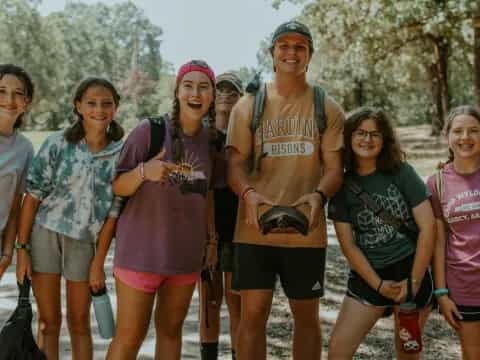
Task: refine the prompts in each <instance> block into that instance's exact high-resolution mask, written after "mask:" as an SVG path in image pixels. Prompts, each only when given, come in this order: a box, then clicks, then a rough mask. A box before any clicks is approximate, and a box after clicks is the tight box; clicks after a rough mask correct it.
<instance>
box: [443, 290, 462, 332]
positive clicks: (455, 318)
mask: <svg viewBox="0 0 480 360" xmlns="http://www.w3.org/2000/svg"><path fill="white" fill-rule="evenodd" d="M437 301H438V305H439V306H440V311H441V313H442V315H443V317H444V318H445V320H447V322H448V323H449V324H450V326H451V327H452V328H454V329H455V330H458V329H460V327H461V326H462V325H461V323H460V321H459V320H462V315H461V314H460V312H459V311H458V309H457V305H455V303H454V302H453V301H452V299H450V298H449V297H448V296H447V295H443V296H439V297H438V298H437Z"/></svg>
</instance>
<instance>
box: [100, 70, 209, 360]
mask: <svg viewBox="0 0 480 360" xmlns="http://www.w3.org/2000/svg"><path fill="white" fill-rule="evenodd" d="M214 98H215V75H214V73H213V71H212V69H211V68H210V67H209V66H208V65H207V64H206V63H205V62H203V61H199V60H193V61H190V62H188V63H186V64H185V65H183V66H182V67H181V68H180V69H179V71H178V74H177V78H176V87H175V98H174V102H173V109H172V111H171V114H166V115H164V116H163V117H161V118H159V119H156V120H153V119H147V120H143V121H142V122H141V123H140V124H139V125H138V126H137V127H136V128H135V129H133V131H132V132H131V133H130V135H129V137H128V138H127V140H126V142H125V146H124V148H123V150H122V153H121V155H120V158H119V161H118V164H117V169H116V177H115V180H114V181H113V191H114V193H115V194H116V195H118V196H122V197H129V199H128V201H127V203H126V205H125V207H124V209H123V210H122V212H121V214H120V216H119V218H118V222H117V227H116V244H115V257H114V268H113V272H114V275H115V279H116V290H117V298H118V306H117V324H116V329H115V336H114V338H113V341H112V343H111V345H110V348H109V350H108V354H107V359H115V360H119V359H136V358H137V354H138V352H139V349H140V347H141V345H142V342H143V340H144V338H145V336H146V334H147V331H148V326H149V323H150V318H151V314H152V310H153V307H154V303H156V306H155V311H154V319H155V329H156V347H155V358H158V356H159V354H162V355H161V356H162V359H180V357H181V345H182V326H183V322H184V319H185V317H186V315H187V311H188V307H189V305H190V301H191V298H192V294H193V291H194V288H195V284H196V282H197V280H198V279H199V278H200V272H201V270H202V268H205V267H208V266H213V265H214V264H215V262H216V249H217V244H216V238H215V235H214V234H215V231H214V226H213V225H211V226H209V224H212V223H213V216H211V214H212V213H213V201H212V200H213V196H212V195H211V191H210V181H211V173H212V169H213V156H215V154H214V153H213V151H214V150H213V149H214V145H215V144H214V143H215V138H216V131H215V126H214V120H215V110H214ZM204 118H208V126H204V125H203V119H204ZM157 125H159V126H161V127H163V129H164V131H163V135H158V133H156V132H155V131H152V127H155V126H157ZM153 136H162V137H163V138H162V139H158V138H152V137H153ZM159 141H160V142H161V143H162V145H163V147H162V148H161V150H160V151H159V152H158V153H157V154H156V155H154V156H153V157H152V158H151V159H149V153H150V150H151V146H152V145H153V144H154V143H158V142H159ZM155 297H156V298H157V299H156V301H155Z"/></svg>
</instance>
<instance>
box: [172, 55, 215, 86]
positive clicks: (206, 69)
mask: <svg viewBox="0 0 480 360" xmlns="http://www.w3.org/2000/svg"><path fill="white" fill-rule="evenodd" d="M192 71H200V72H202V73H204V74H205V75H207V76H208V78H209V79H210V81H211V82H212V85H215V73H214V72H213V70H212V68H211V67H210V66H208V64H207V63H206V62H205V61H203V60H192V61H189V62H187V63H186V64H183V65H182V66H181V67H180V69H179V70H178V73H177V83H176V84H177V86H178V84H179V83H180V81H182V79H183V77H184V76H185V75H186V74H188V73H189V72H192Z"/></svg>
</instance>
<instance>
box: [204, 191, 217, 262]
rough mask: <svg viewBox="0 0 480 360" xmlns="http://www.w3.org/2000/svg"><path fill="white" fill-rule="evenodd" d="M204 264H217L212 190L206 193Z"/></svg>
mask: <svg viewBox="0 0 480 360" xmlns="http://www.w3.org/2000/svg"><path fill="white" fill-rule="evenodd" d="M205 246H206V250H205V266H206V267H208V268H210V269H214V268H215V266H216V265H217V246H218V239H217V231H216V228H215V197H214V191H213V190H210V191H209V192H208V194H207V242H206V244H205Z"/></svg>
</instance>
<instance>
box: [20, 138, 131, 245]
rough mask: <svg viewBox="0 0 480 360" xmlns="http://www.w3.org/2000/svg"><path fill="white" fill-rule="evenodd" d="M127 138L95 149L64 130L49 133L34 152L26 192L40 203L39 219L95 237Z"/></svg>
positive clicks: (60, 229) (58, 229)
mask: <svg viewBox="0 0 480 360" xmlns="http://www.w3.org/2000/svg"><path fill="white" fill-rule="evenodd" d="M121 148H122V141H112V142H111V143H110V144H109V145H108V146H107V147H106V148H105V149H103V150H102V151H100V152H97V153H92V152H90V150H89V149H88V146H87V144H86V143H85V141H84V140H82V141H80V142H79V143H78V144H71V143H68V142H67V141H66V140H65V137H64V131H58V132H56V133H54V134H52V135H51V136H49V137H48V138H47V139H46V140H45V142H44V143H43V144H42V146H41V148H40V150H39V152H38V153H37V155H36V156H35V158H34V160H33V163H32V166H31V168H30V172H29V174H28V177H27V192H28V193H30V195H32V196H33V197H35V198H36V199H38V200H40V201H41V203H40V205H39V208H38V212H37V215H36V218H35V223H36V224H39V225H41V226H43V227H45V228H47V229H49V230H52V231H55V232H58V233H60V234H64V235H67V236H69V237H72V238H74V239H79V240H86V241H92V242H93V241H95V239H96V237H97V234H98V232H99V231H100V228H101V226H102V224H103V221H104V219H105V217H106V216H107V215H108V211H109V209H110V206H111V204H112V199H113V193H112V186H111V183H112V179H113V170H114V166H115V162H116V160H117V157H118V154H119V153H120V150H121Z"/></svg>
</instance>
